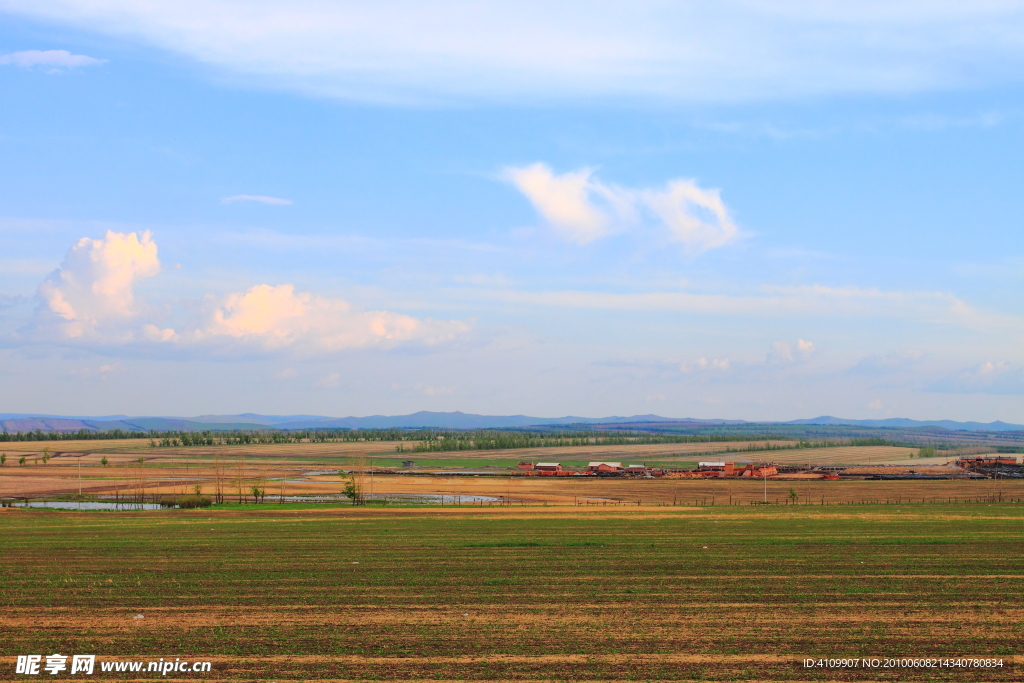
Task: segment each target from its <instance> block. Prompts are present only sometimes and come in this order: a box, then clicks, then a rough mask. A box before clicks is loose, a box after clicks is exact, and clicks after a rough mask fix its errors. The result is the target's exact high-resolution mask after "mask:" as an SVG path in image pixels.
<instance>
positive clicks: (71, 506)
mask: <svg viewBox="0 0 1024 683" xmlns="http://www.w3.org/2000/svg"><path fill="white" fill-rule="evenodd" d="M11 507H16V508H53V509H57V510H159V509H160V505H159V504H157V503H95V502H91V501H90V502H79V501H66V500H36V501H29V502H27V503H25V502H20V503H19V502H14V503H12V504H11Z"/></svg>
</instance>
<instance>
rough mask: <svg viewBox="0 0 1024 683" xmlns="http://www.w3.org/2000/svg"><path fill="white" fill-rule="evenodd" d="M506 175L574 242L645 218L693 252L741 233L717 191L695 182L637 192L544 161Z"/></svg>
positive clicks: (587, 240)
mask: <svg viewBox="0 0 1024 683" xmlns="http://www.w3.org/2000/svg"><path fill="white" fill-rule="evenodd" d="M504 175H505V177H506V178H508V179H509V180H510V181H511V182H512V183H513V184H514V185H515V186H516V188H517V189H518V190H519V191H520V192H522V193H523V195H524V196H525V197H526V198H527V199H528V200H529V201H530V203H531V204H533V207H534V208H535V209H536V210H537V212H538V213H539V214H540V215H541V216H542V217H543V218H544V220H545V221H546V222H547V223H548V224H549V225H550V226H551V227H552V228H553V229H554V230H555V231H556V232H557V233H558V234H559V235H561V236H562V237H563V238H565V239H566V240H568V241H570V242H575V243H578V244H587V243H590V242H593V241H594V240H597V239H600V238H601V237H605V236H607V235H609V234H611V233H613V232H620V231H623V230H626V229H628V228H631V227H634V226H637V225H639V224H640V223H641V222H642V221H643V219H645V218H648V219H653V222H655V223H656V224H658V225H659V226H660V227H661V229H662V230H663V232H664V234H665V236H666V237H667V238H668V239H669V240H671V241H674V242H678V243H680V244H682V245H683V246H684V247H685V248H686V249H687V250H688V251H690V252H694V253H700V252H703V251H707V250H708V249H713V248H715V247H721V246H724V245H726V244H728V243H730V242H732V241H734V240H735V239H736V238H737V236H738V235H739V229H738V228H737V227H736V224H735V223H734V222H733V220H732V217H731V216H730V215H729V210H728V209H727V208H726V206H725V204H724V203H723V202H722V199H721V197H720V195H719V191H718V190H705V189H703V188H701V187H698V186H697V183H696V182H695V181H693V180H672V181H670V182H669V183H668V184H667V185H666V186H665V187H664V188H663V189H639V190H636V189H628V188H623V187H619V186H617V185H610V184H605V183H603V182H601V181H600V180H598V179H597V178H596V177H595V176H594V172H593V170H591V169H589V168H584V169H581V170H579V171H571V172H568V173H562V174H555V173H554V172H553V171H552V170H551V168H550V167H549V166H548V165H547V164H543V163H536V164H532V165H530V166H523V167H518V168H517V167H512V168H507V169H505V172H504Z"/></svg>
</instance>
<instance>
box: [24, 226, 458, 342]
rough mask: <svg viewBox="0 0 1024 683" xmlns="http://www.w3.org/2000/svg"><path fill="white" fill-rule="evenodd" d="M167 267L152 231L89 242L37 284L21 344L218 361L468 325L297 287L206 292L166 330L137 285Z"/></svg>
mask: <svg viewBox="0 0 1024 683" xmlns="http://www.w3.org/2000/svg"><path fill="white" fill-rule="evenodd" d="M159 270H160V262H159V259H158V258H157V247H156V243H155V242H154V241H153V240H152V236H151V235H150V233H148V232H145V233H142V234H141V235H140V234H137V233H128V234H125V233H115V232H108V233H107V234H106V236H105V237H104V238H103V239H101V240H94V239H89V238H83V239H81V240H79V242H78V243H77V244H75V246H74V247H72V248H71V249H70V250H69V251H68V253H67V256H66V257H65V259H64V262H63V263H62V264H61V267H60V268H58V269H57V270H55V271H54V272H53V273H51V274H50V275H49V276H48V277H47V278H46V279H45V280H44V281H43V283H42V284H41V285H40V286H39V290H38V293H37V298H38V300H39V308H38V309H37V311H36V316H35V318H34V319H33V321H32V322H31V323H30V324H29V326H28V327H26V328H25V329H23V330H22V338H23V339H24V340H25V341H28V340H32V341H34V342H46V341H49V342H68V341H76V342H80V343H86V344H91V345H93V346H97V345H98V346H104V345H107V346H110V345H113V346H121V345H125V344H132V343H138V344H143V345H147V348H158V347H162V348H168V349H178V350H182V351H187V350H192V351H193V352H195V353H202V352H204V351H207V352H211V353H215V354H220V355H224V354H231V353H234V352H243V353H251V352H254V351H256V352H268V351H278V350H290V351H293V352H294V353H297V354H300V355H322V354H329V353H335V352H339V351H345V350H349V349H359V348H369V347H383V348H390V347H393V346H396V345H400V344H439V343H443V342H446V341H449V340H451V339H454V338H455V337H457V336H459V335H461V334H462V333H464V332H466V331H467V330H468V329H469V326H468V325H467V324H466V323H463V322H460V321H437V320H430V319H422V318H415V317H413V316H409V315H403V314H401V313H394V312H391V311H364V310H362V309H359V308H357V307H355V306H353V305H352V304H350V303H348V302H347V301H344V300H341V299H331V298H327V297H321V296H315V295H313V294H312V293H310V292H296V291H295V287H294V285H291V284H279V285H268V284H262V285H256V286H254V287H250V288H249V289H247V290H246V291H244V292H237V293H232V294H227V295H225V296H217V295H213V294H211V295H207V296H206V297H205V298H204V300H203V301H202V302H191V303H190V302H184V307H185V308H191V309H193V310H198V311H201V313H200V314H199V317H198V319H194V320H193V321H192V322H191V323H184V324H180V325H178V326H177V329H176V328H175V327H174V326H167V327H162V326H160V325H158V324H157V321H156V320H153V319H147V318H152V316H147V315H143V314H141V313H140V311H139V310H137V306H136V305H135V295H134V284H135V282H136V281H137V280H138V279H139V278H143V277H150V276H153V275H156V274H157V273H158V272H159ZM162 312H163V313H164V315H168V313H167V311H166V310H163V311H162ZM170 315H173V312H171V313H170ZM182 315H184V314H182ZM179 317H180V316H179Z"/></svg>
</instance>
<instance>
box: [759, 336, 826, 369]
mask: <svg viewBox="0 0 1024 683" xmlns="http://www.w3.org/2000/svg"><path fill="white" fill-rule="evenodd" d="M815 351H816V349H815V347H814V343H813V342H809V341H806V340H804V339H798V340H797V341H796V344H790V343H789V342H784V341H778V342H775V343H773V344H772V348H771V350H770V351H769V352H768V356H767V357H766V358H765V362H766V363H769V364H775V365H790V364H793V363H797V362H799V361H804V360H807V359H809V358H810V357H811V356H813V355H814V352H815Z"/></svg>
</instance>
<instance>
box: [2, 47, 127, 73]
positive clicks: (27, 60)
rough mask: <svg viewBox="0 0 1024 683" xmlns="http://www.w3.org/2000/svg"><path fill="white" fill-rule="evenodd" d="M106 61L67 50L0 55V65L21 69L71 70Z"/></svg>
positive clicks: (24, 51)
mask: <svg viewBox="0 0 1024 683" xmlns="http://www.w3.org/2000/svg"><path fill="white" fill-rule="evenodd" d="M106 61H107V60H105V59H96V58H95V57H87V56H85V55H73V54H71V53H70V52H68V51H67V50H23V51H21V52H11V53H10V54H6V55H0V64H11V65H13V66H20V67H21V68H23V69H31V68H32V67H35V66H42V67H49V68H50V70H60V69H73V68H75V67H80V66H98V65H99V64H103V63H104V62H106Z"/></svg>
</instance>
